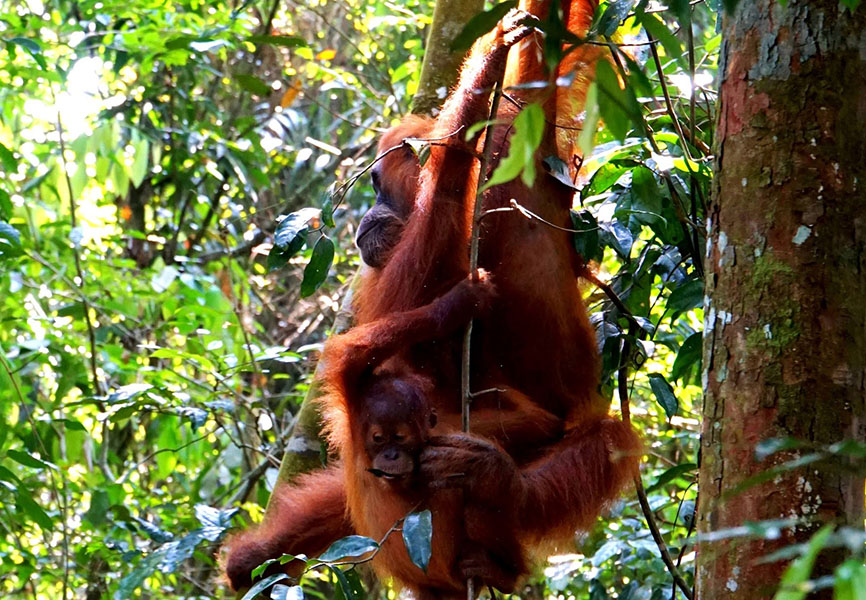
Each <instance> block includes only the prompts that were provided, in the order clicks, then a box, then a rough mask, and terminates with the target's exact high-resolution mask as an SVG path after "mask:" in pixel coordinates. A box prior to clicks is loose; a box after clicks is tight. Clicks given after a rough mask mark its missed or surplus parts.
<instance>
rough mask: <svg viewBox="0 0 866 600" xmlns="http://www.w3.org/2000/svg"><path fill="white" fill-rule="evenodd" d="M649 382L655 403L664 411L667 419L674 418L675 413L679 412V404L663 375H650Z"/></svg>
mask: <svg viewBox="0 0 866 600" xmlns="http://www.w3.org/2000/svg"><path fill="white" fill-rule="evenodd" d="M649 380H650V387H651V388H652V390H653V394H654V395H655V397H656V401H657V402H658V403H659V404H661V407H662V408H663V409H665V414H666V415H667V416H668V418H669V419H670V418H671V417H673V416H675V415H676V414H677V411H679V408H680V403H679V401H677V397H676V396H675V395H674V389H673V388H672V387H671V384H669V383H668V382H667V380H666V379H665V378H664V375H660V374H659V373H651V374H650V375H649Z"/></svg>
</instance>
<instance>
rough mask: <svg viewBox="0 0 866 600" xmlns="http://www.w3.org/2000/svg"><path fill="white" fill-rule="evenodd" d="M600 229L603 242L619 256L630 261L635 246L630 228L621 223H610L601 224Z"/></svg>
mask: <svg viewBox="0 0 866 600" xmlns="http://www.w3.org/2000/svg"><path fill="white" fill-rule="evenodd" d="M599 229H600V239H601V241H602V242H604V244H605V245H607V246H610V247H611V248H613V249H614V252H616V253H617V254H619V255H620V257H621V258H623V259H624V260H628V258H629V256H631V249H632V246H633V245H634V236H633V235H632V233H631V231H629V228H628V227H626V226H625V225H623V224H622V223H621V222H619V221H611V222H610V223H599Z"/></svg>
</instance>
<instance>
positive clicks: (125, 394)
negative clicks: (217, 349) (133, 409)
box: [107, 348, 180, 403]
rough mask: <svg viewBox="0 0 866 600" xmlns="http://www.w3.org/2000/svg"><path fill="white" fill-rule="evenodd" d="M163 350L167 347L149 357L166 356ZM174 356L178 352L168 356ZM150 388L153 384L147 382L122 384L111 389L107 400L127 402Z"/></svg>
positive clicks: (177, 354)
mask: <svg viewBox="0 0 866 600" xmlns="http://www.w3.org/2000/svg"><path fill="white" fill-rule="evenodd" d="M165 350H167V349H164V348H161V349H159V350H157V351H156V352H154V353H153V354H151V357H153V358H166V357H167V356H166V352H165ZM176 356H180V354H179V353H174V352H172V355H171V357H170V358H174V357H176ZM150 389H153V386H152V385H151V384H149V383H130V384H129V385H124V386H122V387H119V388H117V389H116V390H114V391H112V392H111V393H110V394H108V398H107V400H108V402H110V403H115V402H127V401H129V400H132V399H133V398H135V397H136V396H139V395H140V394H143V393H144V392H146V391H148V390H150Z"/></svg>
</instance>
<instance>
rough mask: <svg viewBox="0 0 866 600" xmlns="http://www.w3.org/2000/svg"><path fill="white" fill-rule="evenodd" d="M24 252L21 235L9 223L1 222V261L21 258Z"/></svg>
mask: <svg viewBox="0 0 866 600" xmlns="http://www.w3.org/2000/svg"><path fill="white" fill-rule="evenodd" d="M22 252H23V250H22V248H21V234H20V233H18V230H17V229H15V228H14V227H12V225H10V224H9V223H5V222H3V221H0V259H3V258H11V257H14V256H19V255H20V254H21V253H22Z"/></svg>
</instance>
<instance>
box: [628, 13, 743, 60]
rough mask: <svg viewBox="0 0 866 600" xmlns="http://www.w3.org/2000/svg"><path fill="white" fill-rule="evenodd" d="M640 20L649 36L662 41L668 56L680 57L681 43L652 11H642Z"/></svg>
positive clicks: (681, 51)
mask: <svg viewBox="0 0 866 600" xmlns="http://www.w3.org/2000/svg"><path fill="white" fill-rule="evenodd" d="M726 1H728V0H726ZM640 22H641V25H643V26H644V29H646V30H647V33H649V34H650V36H652V37H653V38H655V39H657V40H658V41H660V42H661V43H662V46H664V48H665V52H666V53H667V55H668V56H669V57H670V58H673V59H675V60H679V59H680V58H682V55H683V45H682V44H681V43H680V40H679V39H678V38H677V36H675V35H674V34H673V33H671V30H670V29H668V27H667V25H665V24H664V22H663V21H662V20H661V19H660V18H659V17H658V16H657V15H655V14H653V13H644V14H643V15H641V17H640Z"/></svg>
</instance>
